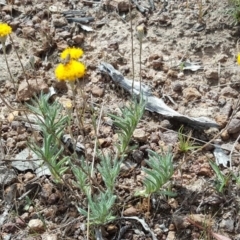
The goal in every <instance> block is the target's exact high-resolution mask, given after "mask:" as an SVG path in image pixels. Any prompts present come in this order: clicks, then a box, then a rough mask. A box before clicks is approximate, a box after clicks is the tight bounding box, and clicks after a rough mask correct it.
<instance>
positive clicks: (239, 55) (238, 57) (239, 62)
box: [237, 53, 240, 65]
mask: <svg viewBox="0 0 240 240" xmlns="http://www.w3.org/2000/svg"><path fill="white" fill-rule="evenodd" d="M237 63H238V65H240V53H238V55H237Z"/></svg>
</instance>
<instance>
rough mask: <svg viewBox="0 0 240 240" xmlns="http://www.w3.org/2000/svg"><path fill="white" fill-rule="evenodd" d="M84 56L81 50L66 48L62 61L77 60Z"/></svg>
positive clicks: (62, 54)
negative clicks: (67, 59)
mask: <svg viewBox="0 0 240 240" xmlns="http://www.w3.org/2000/svg"><path fill="white" fill-rule="evenodd" d="M82 55H83V50H82V49H81V48H74V47H73V48H66V49H65V50H64V51H63V52H62V53H61V56H60V57H61V59H62V60H64V59H66V58H68V57H69V58H70V59H74V60H77V59H79V58H80V57H81V56H82Z"/></svg>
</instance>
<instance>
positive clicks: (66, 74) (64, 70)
mask: <svg viewBox="0 0 240 240" xmlns="http://www.w3.org/2000/svg"><path fill="white" fill-rule="evenodd" d="M85 71H86V67H85V65H84V64H83V63H81V62H78V61H76V60H70V61H69V62H68V63H67V64H63V63H60V64H58V66H57V67H56V69H55V75H56V78H57V79H58V80H59V81H76V80H77V79H78V78H81V77H83V76H84V74H85Z"/></svg>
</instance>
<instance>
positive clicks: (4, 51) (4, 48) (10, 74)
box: [2, 41, 17, 91]
mask: <svg viewBox="0 0 240 240" xmlns="http://www.w3.org/2000/svg"><path fill="white" fill-rule="evenodd" d="M2 48H3V55H4V58H5V62H6V65H7V70H8V73H9V76H10V79H11V82H12V83H13V86H14V88H15V90H16V91H17V88H16V85H15V82H14V79H13V76H12V73H11V71H10V68H9V65H8V60H7V54H6V45H5V42H4V41H2Z"/></svg>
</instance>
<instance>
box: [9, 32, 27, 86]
mask: <svg viewBox="0 0 240 240" xmlns="http://www.w3.org/2000/svg"><path fill="white" fill-rule="evenodd" d="M9 38H10V40H11V43H12V46H13V49H14V51H15V53H16V55H17V58H18V61H19V63H20V65H21V68H22V70H23V73H24V75H25V77H26V81H27V84H28V86H30V84H29V82H28V75H27V73H26V71H25V68H24V67H23V64H22V61H21V59H20V57H19V54H18V51H17V48H16V47H15V45H14V42H13V39H12V37H11V35H9Z"/></svg>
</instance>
